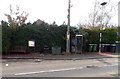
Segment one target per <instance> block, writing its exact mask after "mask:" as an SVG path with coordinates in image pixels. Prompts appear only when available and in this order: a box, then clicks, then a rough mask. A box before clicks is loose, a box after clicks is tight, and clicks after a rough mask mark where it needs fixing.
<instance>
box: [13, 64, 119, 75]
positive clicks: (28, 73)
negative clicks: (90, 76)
mask: <svg viewBox="0 0 120 79" xmlns="http://www.w3.org/2000/svg"><path fill="white" fill-rule="evenodd" d="M106 66H117V65H116V64H115V65H104V66H97V67H106ZM83 68H86V66H85V67H77V68H67V69H57V70H46V71H36V72H26V73H17V74H14V75H16V76H19V75H30V74H38V73H45V72H59V71H68V70H75V69H83Z"/></svg>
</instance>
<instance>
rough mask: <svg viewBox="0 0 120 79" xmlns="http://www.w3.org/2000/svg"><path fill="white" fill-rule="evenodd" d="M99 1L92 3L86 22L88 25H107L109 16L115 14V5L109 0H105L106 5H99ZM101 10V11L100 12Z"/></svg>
mask: <svg viewBox="0 0 120 79" xmlns="http://www.w3.org/2000/svg"><path fill="white" fill-rule="evenodd" d="M100 4H101V2H99V1H97V0H96V2H95V4H94V11H93V12H92V13H90V14H89V20H88V24H89V25H90V26H93V27H94V26H98V25H101V23H102V25H104V26H106V27H107V26H108V24H109V23H110V20H111V18H112V17H113V16H114V15H115V14H116V6H115V5H114V4H111V0H109V1H108V2H107V5H106V6H108V7H109V8H108V7H106V6H102V5H100ZM102 11H103V12H102Z"/></svg>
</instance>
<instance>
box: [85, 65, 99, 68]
mask: <svg viewBox="0 0 120 79" xmlns="http://www.w3.org/2000/svg"><path fill="white" fill-rule="evenodd" d="M93 67H97V66H95V65H88V66H86V68H93Z"/></svg>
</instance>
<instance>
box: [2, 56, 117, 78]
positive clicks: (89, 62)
mask: <svg viewBox="0 0 120 79" xmlns="http://www.w3.org/2000/svg"><path fill="white" fill-rule="evenodd" d="M2 76H3V77H118V58H101V59H86V60H43V61H39V60H27V61H19V62H4V63H3V64H2Z"/></svg>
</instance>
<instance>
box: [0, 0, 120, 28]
mask: <svg viewBox="0 0 120 79" xmlns="http://www.w3.org/2000/svg"><path fill="white" fill-rule="evenodd" d="M100 1H101V2H103V1H109V0H100ZM111 1H112V4H116V5H117V2H118V1H119V0H111ZM94 2H95V0H71V4H72V5H73V7H72V8H71V25H72V26H74V25H77V24H78V23H79V22H85V20H87V19H88V14H89V13H91V12H92V11H93V7H94ZM10 4H11V5H12V7H13V9H15V8H16V5H19V7H20V10H21V11H26V12H28V13H29V16H28V20H27V22H33V21H36V20H37V19H41V20H43V21H45V22H48V23H53V21H56V24H58V25H60V24H62V23H63V22H64V21H65V22H66V23H67V9H68V0H1V3H0V6H1V7H0V17H1V18H0V20H6V21H7V18H6V17H5V16H4V14H5V13H9V5H10ZM111 22H112V23H113V24H117V15H115V17H114V18H113V19H112V20H111Z"/></svg>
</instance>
